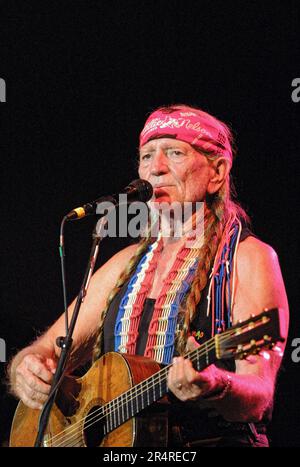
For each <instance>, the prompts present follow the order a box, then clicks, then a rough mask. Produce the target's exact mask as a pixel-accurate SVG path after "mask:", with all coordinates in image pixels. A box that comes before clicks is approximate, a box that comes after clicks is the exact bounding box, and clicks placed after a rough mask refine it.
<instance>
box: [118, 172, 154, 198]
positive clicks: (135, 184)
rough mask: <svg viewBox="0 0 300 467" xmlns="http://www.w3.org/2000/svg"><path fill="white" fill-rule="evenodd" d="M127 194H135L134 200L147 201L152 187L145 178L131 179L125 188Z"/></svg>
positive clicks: (151, 194)
mask: <svg viewBox="0 0 300 467" xmlns="http://www.w3.org/2000/svg"><path fill="white" fill-rule="evenodd" d="M125 190H126V191H127V190H128V195H130V194H133V195H135V198H136V201H142V202H144V203H145V202H147V201H149V200H150V199H151V198H152V196H153V187H152V185H151V183H149V182H147V180H142V179H140V178H139V179H137V180H133V181H132V182H131V183H130V184H129V185H128V186H127V187H126V188H125Z"/></svg>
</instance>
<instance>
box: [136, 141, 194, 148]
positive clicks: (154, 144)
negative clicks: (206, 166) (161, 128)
mask: <svg viewBox="0 0 300 467" xmlns="http://www.w3.org/2000/svg"><path fill="white" fill-rule="evenodd" d="M173 147H182V148H187V149H193V148H192V146H191V145H190V144H189V143H186V142H185V141H181V140H178V139H175V138H156V139H152V140H151V141H148V142H147V143H146V144H144V145H143V146H142V147H141V148H140V151H144V150H145V151H151V150H155V149H157V148H173Z"/></svg>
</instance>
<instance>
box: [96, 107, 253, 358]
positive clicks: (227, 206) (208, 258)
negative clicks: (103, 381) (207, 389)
mask: <svg viewBox="0 0 300 467" xmlns="http://www.w3.org/2000/svg"><path fill="white" fill-rule="evenodd" d="M181 107H184V108H185V109H187V108H189V109H190V110H191V111H192V110H194V109H195V107H188V106H186V105H183V104H178V105H171V106H165V107H160V109H159V110H162V111H165V112H166V113H172V111H173V110H178V109H180V108H181ZM197 110H200V109H197ZM202 112H203V111H202ZM203 113H204V114H205V115H207V116H208V117H209V118H210V120H211V121H213V122H214V123H215V124H216V125H217V126H218V127H221V128H222V131H223V133H225V134H226V137H227V138H228V140H229V141H230V143H231V146H232V147H233V148H234V143H233V137H232V133H231V131H230V129H229V127H228V126H227V125H225V124H224V123H223V122H221V121H220V120H218V119H217V118H215V117H213V116H212V115H211V114H207V113H206V112H203ZM194 149H196V150H197V148H196V147H195V148H194ZM201 154H203V151H201ZM204 155H205V156H206V157H207V158H208V159H209V160H210V161H213V160H214V159H215V156H212V155H211V154H209V153H205V154H204ZM233 155H235V154H233ZM229 162H230V165H231V164H232V159H231V160H230V161H229ZM235 195H236V192H235V188H234V185H233V182H232V178H231V175H230V173H228V175H227V177H226V179H225V180H224V182H223V185H222V186H221V188H220V189H219V191H218V192H216V193H214V194H213V195H209V194H207V195H206V199H205V212H204V233H205V234H204V242H203V245H202V247H201V248H200V250H199V262H198V268H197V271H196V273H195V277H194V280H193V282H192V285H191V287H190V291H189V292H188V294H187V296H186V298H185V300H184V303H183V304H182V306H181V312H180V314H181V316H182V326H181V329H180V331H179V334H178V335H177V336H176V348H177V351H178V352H179V353H180V354H183V353H185V351H186V341H187V338H188V337H189V329H190V324H191V322H192V321H193V319H194V318H195V315H196V312H197V305H198V303H199V302H200V300H201V297H202V291H203V290H204V288H205V287H206V284H207V281H208V275H209V271H210V269H211V267H212V264H213V261H214V258H215V255H216V252H217V249H218V246H219V244H220V241H221V239H222V237H223V235H224V234H226V232H228V230H229V229H230V227H231V225H232V220H233V219H239V220H242V221H243V222H244V223H246V224H250V219H249V217H248V215H247V214H246V212H245V210H244V209H243V208H242V207H241V206H240V204H239V203H238V202H237V201H236V200H234V199H233V198H234V196H235ZM150 223H151V222H150V221H149V224H150ZM152 242H153V238H151V236H150V229H149V234H147V235H146V236H145V237H143V239H142V240H141V241H140V243H139V244H138V246H137V249H136V251H135V254H134V255H133V256H132V258H131V259H130V261H129V262H128V264H127V266H126V268H125V270H124V271H123V272H122V273H121V275H120V277H119V279H118V281H117V283H116V285H115V287H114V288H113V289H112V291H111V293H110V294H109V297H108V299H107V303H106V307H105V309H104V310H103V311H102V313H101V317H100V326H99V329H98V331H97V337H96V342H95V346H94V351H93V360H94V361H95V360H96V359H97V358H99V357H100V355H101V350H102V344H103V342H102V340H103V327H104V320H105V316H106V314H107V311H108V309H109V307H110V304H111V303H112V301H113V299H114V298H115V296H116V295H117V294H118V292H119V291H120V289H121V288H122V287H123V285H124V284H125V283H126V282H127V281H128V280H129V278H130V277H131V275H132V273H133V272H134V270H135V268H136V266H137V264H138V263H139V261H140V259H141V258H142V256H143V255H144V253H145V251H146V250H147V248H148V246H149V245H150V244H151V243H152Z"/></svg>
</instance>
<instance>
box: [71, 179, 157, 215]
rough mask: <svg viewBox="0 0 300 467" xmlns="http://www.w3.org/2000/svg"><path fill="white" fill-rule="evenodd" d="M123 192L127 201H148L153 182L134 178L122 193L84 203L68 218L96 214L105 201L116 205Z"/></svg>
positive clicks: (151, 192) (151, 193)
mask: <svg viewBox="0 0 300 467" xmlns="http://www.w3.org/2000/svg"><path fill="white" fill-rule="evenodd" d="M121 194H125V195H127V203H128V204H130V203H133V202H134V201H142V202H144V203H145V202H147V201H149V199H151V198H152V195H153V188H152V185H151V183H149V182H147V181H146V180H142V179H137V180H133V181H132V182H131V183H130V184H129V185H128V186H127V187H126V188H124V190H123V191H122V193H116V194H113V195H109V196H101V197H100V198H98V199H96V200H95V201H92V202H91V203H87V204H84V205H83V206H80V207H79V208H75V209H73V210H72V211H70V212H69V214H67V215H66V220H68V221H70V220H76V219H81V218H82V217H85V216H89V215H93V214H96V210H97V205H98V204H99V203H103V202H107V201H109V202H111V203H112V204H114V205H115V206H118V204H119V196H120V195H121Z"/></svg>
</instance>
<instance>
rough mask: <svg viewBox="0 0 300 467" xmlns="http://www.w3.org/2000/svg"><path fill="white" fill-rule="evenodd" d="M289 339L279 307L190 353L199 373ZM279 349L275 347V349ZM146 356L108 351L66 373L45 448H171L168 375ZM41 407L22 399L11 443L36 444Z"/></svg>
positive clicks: (18, 444)
mask: <svg viewBox="0 0 300 467" xmlns="http://www.w3.org/2000/svg"><path fill="white" fill-rule="evenodd" d="M278 341H284V339H283V338H282V336H281V333H280V322H279V310H278V309H277V308H273V309H270V310H267V309H266V310H264V311H263V312H262V313H260V314H259V315H256V316H253V317H251V318H250V319H248V320H247V321H244V322H240V323H238V324H236V325H235V326H233V327H231V328H229V329H227V330H226V331H224V332H223V333H221V334H218V335H216V336H214V337H213V338H211V339H210V340H208V341H207V342H205V343H204V344H203V345H201V346H200V347H199V348H197V349H196V350H194V351H192V352H190V353H188V354H187V355H186V356H185V358H189V359H190V360H191V361H192V363H193V366H194V368H196V369H197V370H198V371H201V370H203V369H204V368H206V367H207V366H209V365H211V364H212V363H215V362H216V361H217V360H220V359H229V358H235V359H243V358H246V357H247V356H248V355H250V354H255V353H259V351H260V350H261V349H262V348H268V349H271V348H274V346H275V344H276V342H278ZM275 349H276V348H275ZM170 366H171V365H168V366H164V367H163V368H161V367H160V365H159V364H158V363H156V362H155V361H153V360H151V359H149V358H146V357H143V356H132V355H127V354H121V353H117V352H109V353H107V354H105V355H104V356H102V357H101V358H100V359H99V360H97V361H96V362H95V363H94V365H93V366H92V367H91V368H90V369H89V371H88V372H87V373H86V374H85V375H84V376H83V377H81V378H78V379H75V378H70V377H66V378H65V380H64V383H63V385H62V387H61V389H60V392H59V394H58V396H57V398H56V401H55V404H54V405H53V408H52V410H51V413H50V418H49V423H48V426H47V428H46V432H45V435H44V438H43V443H42V446H43V447H72V446H76V447H87V446H88V447H89V446H100V447H115V446H122V447H127V446H147V447H150V446H155V447H159V446H166V445H167V439H168V410H167V408H168V400H167V398H166V397H165V396H166V395H167V392H168V387H167V374H168V370H169V368H170ZM39 415H40V411H39V410H35V409H30V408H28V407H27V406H26V405H25V404H23V402H19V404H18V406H17V409H16V413H15V416H14V419H13V423H12V429H11V435H10V446H12V447H18V446H20V447H23V446H34V442H35V439H36V435H37V431H38V421H39Z"/></svg>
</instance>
